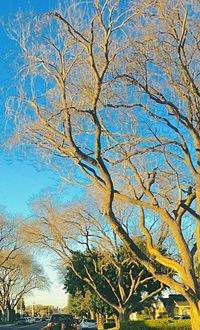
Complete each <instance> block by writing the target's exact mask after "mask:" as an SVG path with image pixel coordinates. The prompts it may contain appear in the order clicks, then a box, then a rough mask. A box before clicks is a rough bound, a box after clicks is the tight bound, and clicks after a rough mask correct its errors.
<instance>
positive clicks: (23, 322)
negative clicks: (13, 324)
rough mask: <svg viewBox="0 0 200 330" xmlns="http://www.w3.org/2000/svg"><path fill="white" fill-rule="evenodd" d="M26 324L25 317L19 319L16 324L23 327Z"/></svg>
mask: <svg viewBox="0 0 200 330" xmlns="http://www.w3.org/2000/svg"><path fill="white" fill-rule="evenodd" d="M26 323H27V320H26V317H20V318H19V320H18V321H17V324H19V325H23V324H26Z"/></svg>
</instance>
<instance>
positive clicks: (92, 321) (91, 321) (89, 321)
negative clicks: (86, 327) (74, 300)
mask: <svg viewBox="0 0 200 330" xmlns="http://www.w3.org/2000/svg"><path fill="white" fill-rule="evenodd" d="M85 322H88V323H95V321H94V320H85Z"/></svg>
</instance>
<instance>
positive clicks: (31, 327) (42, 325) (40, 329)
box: [0, 322, 48, 330]
mask: <svg viewBox="0 0 200 330" xmlns="http://www.w3.org/2000/svg"><path fill="white" fill-rule="evenodd" d="M15 329H16V330H46V329H48V328H47V322H38V323H35V324H27V325H17V324H15V325H12V326H9V327H8V326H5V327H4V326H1V327H0V330H15Z"/></svg>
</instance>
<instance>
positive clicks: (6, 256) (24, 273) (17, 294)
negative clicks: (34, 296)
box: [0, 214, 47, 317]
mask: <svg viewBox="0 0 200 330" xmlns="http://www.w3.org/2000/svg"><path fill="white" fill-rule="evenodd" d="M30 249H31V246H29V247H27V246H26V245H25V242H24V241H23V240H22V237H21V235H20V230H19V231H18V221H17V220H16V221H14V220H11V219H9V217H6V216H5V215H4V214H1V215H0V307H1V309H2V310H3V313H4V317H10V316H11V315H12V311H13V310H14V308H15V307H16V306H17V305H18V304H19V303H20V304H21V305H22V303H23V297H24V295H25V294H27V293H29V292H31V291H32V290H33V289H36V288H41V289H42V288H44V287H46V283H47V279H46V276H45V275H44V272H43V269H42V267H41V266H39V265H38V264H37V263H36V261H35V260H34V258H33V256H32V255H31V253H30Z"/></svg>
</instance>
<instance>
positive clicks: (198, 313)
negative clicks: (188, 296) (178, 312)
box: [190, 305, 200, 330]
mask: <svg viewBox="0 0 200 330" xmlns="http://www.w3.org/2000/svg"><path fill="white" fill-rule="evenodd" d="M190 317H191V327H192V330H199V329H200V310H199V308H198V307H197V306H196V305H191V306H190Z"/></svg>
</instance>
